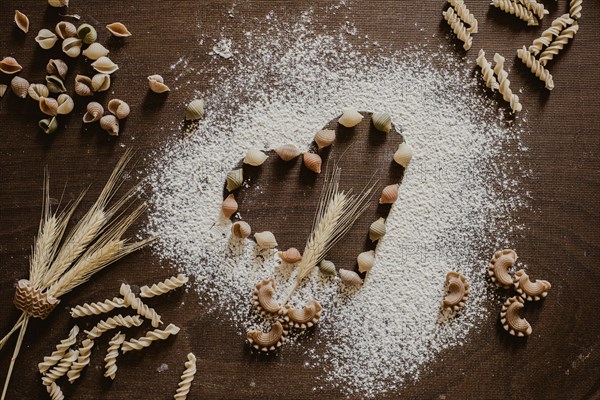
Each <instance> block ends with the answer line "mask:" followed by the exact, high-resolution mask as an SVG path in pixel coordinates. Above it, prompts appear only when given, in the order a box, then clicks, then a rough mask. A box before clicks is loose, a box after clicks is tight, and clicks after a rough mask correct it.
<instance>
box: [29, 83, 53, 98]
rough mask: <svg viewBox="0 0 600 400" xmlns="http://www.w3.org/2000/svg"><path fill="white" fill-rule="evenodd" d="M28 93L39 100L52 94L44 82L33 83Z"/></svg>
mask: <svg viewBox="0 0 600 400" xmlns="http://www.w3.org/2000/svg"><path fill="white" fill-rule="evenodd" d="M27 93H28V94H29V97H31V98H32V99H33V100H35V101H38V102H39V101H40V97H48V96H49V95H50V91H49V90H48V87H47V86H46V85H44V84H43V83H32V84H31V85H29V89H27Z"/></svg>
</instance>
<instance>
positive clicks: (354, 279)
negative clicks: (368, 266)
mask: <svg viewBox="0 0 600 400" xmlns="http://www.w3.org/2000/svg"><path fill="white" fill-rule="evenodd" d="M338 274H339V275H340V279H341V280H342V282H344V283H345V284H347V285H353V286H360V285H362V283H363V281H362V279H361V278H360V276H359V275H358V274H357V273H356V272H354V271H350V270H349V269H340V270H339V271H338Z"/></svg>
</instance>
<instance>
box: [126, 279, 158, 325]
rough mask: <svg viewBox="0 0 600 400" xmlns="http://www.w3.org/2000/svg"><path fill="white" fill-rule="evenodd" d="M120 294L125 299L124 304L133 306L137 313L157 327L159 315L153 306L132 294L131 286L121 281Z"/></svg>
mask: <svg viewBox="0 0 600 400" xmlns="http://www.w3.org/2000/svg"><path fill="white" fill-rule="evenodd" d="M120 293H121V296H123V298H124V299H125V304H127V305H128V306H130V307H131V308H133V309H134V310H135V311H137V313H138V314H139V315H141V316H142V317H144V318H147V319H149V320H151V321H152V326H153V327H154V328H158V326H159V325H160V324H162V320H161V318H160V315H158V313H157V312H156V310H155V309H154V308H151V307H148V306H147V305H146V304H144V302H143V301H142V300H141V299H139V298H138V297H136V296H135V294H133V292H132V291H131V286H129V285H127V284H125V283H123V284H122V285H121V289H120Z"/></svg>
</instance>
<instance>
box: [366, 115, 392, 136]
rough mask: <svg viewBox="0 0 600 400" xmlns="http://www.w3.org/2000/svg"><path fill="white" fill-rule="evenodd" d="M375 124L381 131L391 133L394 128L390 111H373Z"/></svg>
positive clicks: (372, 118) (372, 119)
mask: <svg viewBox="0 0 600 400" xmlns="http://www.w3.org/2000/svg"><path fill="white" fill-rule="evenodd" d="M371 122H373V126H374V127H375V129H377V130H378V131H380V132H384V133H390V131H391V130H392V117H391V115H390V114H388V113H384V112H383V113H373V116H372V117H371Z"/></svg>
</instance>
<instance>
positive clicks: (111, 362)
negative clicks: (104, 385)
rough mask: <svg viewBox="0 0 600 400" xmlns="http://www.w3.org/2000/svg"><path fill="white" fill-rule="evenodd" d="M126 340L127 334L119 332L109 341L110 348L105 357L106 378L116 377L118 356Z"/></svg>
mask: <svg viewBox="0 0 600 400" xmlns="http://www.w3.org/2000/svg"><path fill="white" fill-rule="evenodd" d="M124 341H125V334H124V333H121V332H119V333H117V334H116V335H115V336H113V337H112V339H111V340H110V341H109V342H108V350H107V351H106V357H104V363H105V364H104V368H105V370H106V371H105V372H104V377H105V378H110V379H112V380H114V379H115V376H116V374H117V357H118V356H119V349H120V348H121V345H122V344H123V342H124Z"/></svg>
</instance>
